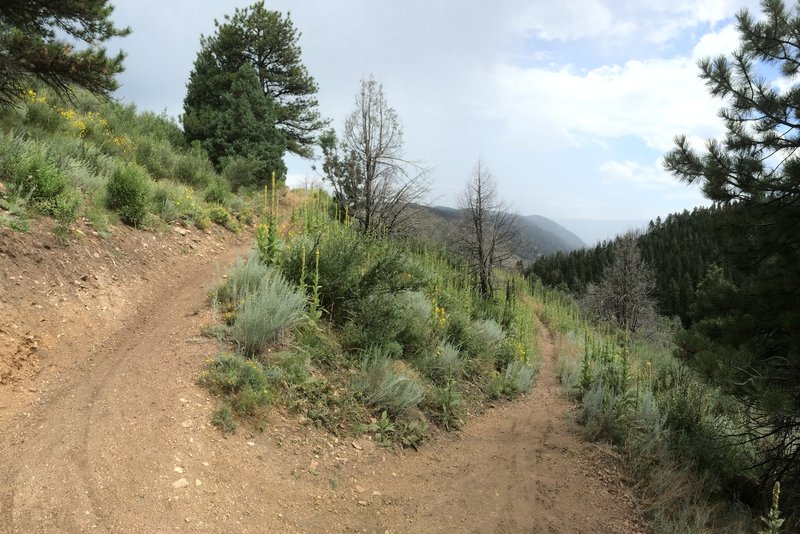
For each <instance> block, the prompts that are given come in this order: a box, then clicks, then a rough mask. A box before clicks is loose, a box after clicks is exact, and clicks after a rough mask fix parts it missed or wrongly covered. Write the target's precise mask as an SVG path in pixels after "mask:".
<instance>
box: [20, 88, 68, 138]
mask: <svg viewBox="0 0 800 534" xmlns="http://www.w3.org/2000/svg"><path fill="white" fill-rule="evenodd" d="M48 96H49V95H40V97H39V98H37V99H34V100H32V101H29V102H28V103H27V108H26V110H25V121H26V122H27V123H28V124H29V125H31V126H36V127H38V128H41V129H42V130H44V131H46V132H55V131H57V130H59V129H61V128H62V126H63V125H64V119H63V118H62V117H61V115H60V114H59V113H58V110H57V109H56V108H54V107H53V106H52V105H51V104H49V103H48V102H47V101H46V100H45V99H47V98H48ZM42 97H44V98H42Z"/></svg>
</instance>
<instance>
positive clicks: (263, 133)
mask: <svg viewBox="0 0 800 534" xmlns="http://www.w3.org/2000/svg"><path fill="white" fill-rule="evenodd" d="M202 144H203V147H204V148H205V149H206V151H207V152H208V155H209V158H211V161H212V162H214V163H215V164H217V165H218V166H219V167H224V166H225V164H226V163H227V162H229V161H230V160H231V159H232V158H237V157H240V158H241V157H244V158H248V159H251V160H257V161H259V162H261V163H262V166H261V167H260V169H259V170H258V171H256V180H257V181H258V182H260V183H263V184H266V183H268V180H269V178H270V175H271V173H272V172H275V173H276V174H277V175H278V176H285V175H286V165H285V164H284V162H283V151H284V148H283V147H284V146H285V140H284V137H283V134H282V133H281V132H280V131H279V130H278V129H277V127H276V126H275V104H274V102H272V101H271V100H270V99H268V98H267V97H266V96H264V93H263V92H262V91H261V89H260V86H259V83H258V77H257V76H256V73H255V71H254V70H253V68H252V67H250V66H249V65H242V66H241V67H240V68H239V70H238V72H237V73H236V74H235V75H234V76H233V77H232V80H231V85H230V90H229V91H228V92H227V93H225V94H224V95H222V98H220V108H219V110H218V112H217V113H214V114H212V115H211V116H210V118H209V121H208V136H207V137H206V138H205V139H204V140H203V142H202Z"/></svg>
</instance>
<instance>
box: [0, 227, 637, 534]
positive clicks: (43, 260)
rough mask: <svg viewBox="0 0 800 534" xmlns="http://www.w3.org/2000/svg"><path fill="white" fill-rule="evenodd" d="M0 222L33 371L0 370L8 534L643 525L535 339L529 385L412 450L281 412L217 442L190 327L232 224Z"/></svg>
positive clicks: (8, 299) (6, 275)
mask: <svg viewBox="0 0 800 534" xmlns="http://www.w3.org/2000/svg"><path fill="white" fill-rule="evenodd" d="M3 232H4V233H3V234H2V238H3V239H2V240H0V242H2V243H4V246H3V249H2V254H0V267H2V270H0V272H1V273H3V274H2V277H0V281H2V285H3V288H4V289H5V290H6V291H5V292H4V293H3V295H4V302H3V304H4V311H8V310H19V312H18V313H17V314H16V315H14V319H13V320H14V325H16V326H17V327H18V328H14V325H6V326H4V331H7V330H12V331H16V330H20V329H21V330H23V331H24V330H27V331H28V332H29V335H32V336H34V338H35V339H37V340H38V341H37V343H38V348H37V349H36V350H35V351H34V353H35V358H36V361H37V362H38V363H37V365H36V366H35V372H28V373H22V372H20V373H16V374H15V375H14V376H13V378H9V380H7V381H4V383H3V384H0V407H2V409H0V422H2V425H3V428H5V429H6V431H5V432H3V433H2V435H0V455H1V456H2V457H3V458H6V459H13V461H6V462H3V463H2V464H0V488H2V489H0V510H2V515H0V525H3V531H4V532H33V531H75V532H78V531H88V530H97V531H114V532H156V531H164V530H181V531H185V530H190V531H195V530H210V531H226V532H321V531H325V532H349V531H353V530H362V529H367V530H369V531H378V532H385V531H389V532H443V531H452V530H453V529H462V528H470V529H474V530H478V531H534V530H535V529H537V528H542V526H543V525H547V528H548V529H550V530H553V531H558V532H625V533H627V532H642V531H644V530H645V527H644V526H643V525H644V523H643V522H642V521H641V519H640V517H639V515H638V514H637V512H636V510H635V509H634V505H633V504H632V500H631V498H630V497H629V495H628V494H627V491H626V490H625V488H624V486H623V485H622V482H621V477H620V475H619V471H618V468H617V466H615V464H613V463H609V458H610V457H609V456H607V455H606V454H603V453H601V452H600V451H599V450H598V449H596V448H595V447H594V446H591V445H588V444H586V443H584V442H582V441H581V440H579V439H578V438H577V435H576V433H575V432H574V423H573V422H572V419H571V418H570V417H568V416H567V417H565V415H567V414H568V413H569V411H571V410H572V409H573V407H572V405H571V403H569V402H567V401H566V400H565V399H564V398H563V397H562V396H561V393H560V391H559V389H558V386H557V382H556V379H555V377H554V374H553V369H554V358H555V352H554V350H553V347H552V345H551V344H550V342H549V341H547V340H545V342H544V343H545V345H544V356H545V364H544V367H543V371H542V380H543V382H542V383H541V385H540V386H537V390H535V391H534V392H533V393H532V394H531V395H530V396H527V397H524V398H523V399H522V400H521V401H519V402H516V403H510V404H502V405H500V406H499V407H498V409H497V411H496V412H491V413H489V414H486V415H485V416H480V417H475V418H474V419H473V420H472V421H471V424H470V425H468V426H467V428H466V429H465V430H464V431H463V432H462V433H461V434H460V435H456V436H443V437H440V438H439V439H437V440H436V441H434V442H433V443H432V444H430V445H426V446H424V447H423V449H422V450H421V452H419V453H417V452H403V453H396V454H393V453H391V452H389V451H388V450H387V449H383V448H381V447H378V446H376V445H375V443H374V442H372V441H371V440H369V439H366V438H364V437H361V438H351V439H347V440H340V439H337V438H334V437H333V436H332V435H331V434H328V433H326V432H324V431H322V430H320V429H318V428H316V427H314V426H313V425H310V424H309V422H308V420H307V419H305V418H304V417H301V416H297V415H287V414H285V413H283V412H281V411H280V410H274V411H272V412H271V414H270V416H269V419H268V420H267V421H266V422H265V426H264V430H263V432H261V433H258V432H252V433H250V432H240V433H237V434H234V435H232V436H230V437H229V438H227V439H226V438H224V437H223V435H222V434H221V433H220V432H219V430H217V429H216V428H214V427H212V426H210V425H209V421H210V419H211V414H212V412H213V410H214V406H215V399H214V397H213V396H212V395H210V394H209V393H208V392H207V391H206V390H205V389H203V388H201V387H200V386H198V385H197V384H196V382H195V378H196V377H197V376H198V375H199V373H200V372H201V370H202V369H203V368H204V365H205V363H204V360H205V359H206V358H209V357H210V356H211V355H213V353H214V352H215V350H216V347H215V346H214V345H215V344H214V342H213V341H211V340H210V339H208V338H203V337H200V335H199V334H200V331H201V329H202V328H203V327H204V326H207V325H210V324H213V323H214V318H213V317H212V311H211V310H210V309H208V307H207V305H206V289H207V287H208V286H209V284H210V282H212V280H213V279H214V278H215V276H219V274H220V273H221V272H222V269H221V268H222V266H224V265H225V264H227V263H229V262H231V261H232V259H233V257H234V256H235V255H237V254H240V253H242V252H243V251H244V249H246V246H245V243H244V240H237V241H229V240H222V239H220V238H219V237H218V236H214V235H212V234H207V233H198V232H194V231H191V232H189V233H183V230H182V231H181V232H178V231H171V232H169V233H165V234H162V235H158V236H156V235H154V234H147V233H141V232H137V231H134V230H127V229H126V230H124V235H123V236H121V237H118V235H119V234H118V233H117V232H115V237H114V239H113V240H112V241H101V240H99V239H94V238H87V239H86V240H85V241H83V242H82V243H81V244H79V245H76V246H74V247H64V246H63V245H59V243H58V241H56V240H55V239H54V238H53V237H52V236H51V235H50V234H49V233H47V234H45V235H39V234H35V233H33V234H16V233H10V232H8V231H3ZM223 235H225V234H223ZM226 237H227V236H226ZM59 273H63V275H62V276H61V279H60V280H59V277H58V276H57V275H58V274H59ZM72 279H74V280H72ZM62 284H63V285H62ZM27 301H31V302H33V303H35V305H32V306H24V305H23V304H25V303H26V302H27ZM62 318H63V320H66V322H62ZM29 370H31V369H30V368H29ZM476 480H479V482H476ZM467 525H468V526H467Z"/></svg>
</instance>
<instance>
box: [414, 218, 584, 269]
mask: <svg viewBox="0 0 800 534" xmlns="http://www.w3.org/2000/svg"><path fill="white" fill-rule="evenodd" d="M417 208H418V210H419V211H418V213H417V215H416V217H415V219H414V221H413V228H414V230H415V231H418V232H419V234H420V235H421V236H423V237H424V238H426V239H430V240H433V241H436V242H439V243H444V244H447V245H449V246H453V245H454V244H455V243H457V241H458V237H459V235H460V233H461V228H460V226H459V224H460V220H461V212H460V210H458V209H455V208H449V207H446V206H431V207H427V206H417ZM514 225H515V232H516V237H515V240H514V247H515V257H516V258H518V259H521V260H522V261H523V262H530V261H533V260H536V259H537V258H540V257H542V256H547V255H549V254H555V253H556V252H571V251H573V250H578V249H580V248H583V247H585V246H586V244H585V243H584V242H583V241H582V240H581V239H580V238H579V237H578V236H576V235H575V234H573V233H572V232H570V231H569V230H567V229H566V228H564V227H562V226H561V225H559V224H558V223H556V222H554V221H552V220H550V219H548V218H546V217H542V216H540V215H527V216H520V215H517V216H515V217H514Z"/></svg>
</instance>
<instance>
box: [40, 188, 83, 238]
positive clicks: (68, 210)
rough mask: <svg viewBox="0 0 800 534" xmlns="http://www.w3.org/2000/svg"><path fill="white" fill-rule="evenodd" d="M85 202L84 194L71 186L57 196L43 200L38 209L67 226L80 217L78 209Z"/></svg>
mask: <svg viewBox="0 0 800 534" xmlns="http://www.w3.org/2000/svg"><path fill="white" fill-rule="evenodd" d="M81 204H83V196H82V195H81V194H80V193H78V191H76V190H75V189H72V188H69V189H65V190H64V191H62V192H61V193H60V194H59V195H58V196H56V197H55V198H51V199H48V200H43V201H41V202H40V203H39V205H38V206H37V209H38V211H40V212H41V213H43V214H44V215H50V216H51V217H53V218H54V219H55V220H56V221H57V222H58V224H59V227H61V228H62V229H63V228H66V227H68V226H69V225H70V224H72V223H73V222H75V219H77V218H78V210H79V209H80V207H81Z"/></svg>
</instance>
